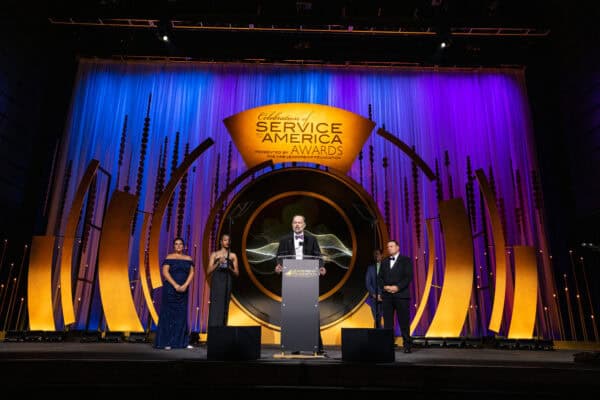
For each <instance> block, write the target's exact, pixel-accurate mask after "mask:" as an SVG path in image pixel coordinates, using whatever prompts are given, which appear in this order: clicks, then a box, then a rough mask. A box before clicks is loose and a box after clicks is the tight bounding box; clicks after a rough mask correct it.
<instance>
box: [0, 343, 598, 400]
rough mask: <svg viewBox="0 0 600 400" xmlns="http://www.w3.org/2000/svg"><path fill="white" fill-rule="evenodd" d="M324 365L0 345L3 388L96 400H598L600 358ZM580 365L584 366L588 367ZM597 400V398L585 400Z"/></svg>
mask: <svg viewBox="0 0 600 400" xmlns="http://www.w3.org/2000/svg"><path fill="white" fill-rule="evenodd" d="M326 350H327V357H325V358H300V359H298V358H280V357H279V356H280V355H281V352H280V350H279V348H278V347H277V346H262V347H261V354H260V358H259V359H257V360H245V361H215V360H208V359H207V348H206V346H205V345H198V346H196V347H194V348H192V349H177V350H157V349H154V348H152V346H151V344H149V343H127V342H122V343H79V342H42V343H30V342H0V387H2V388H3V389H2V390H10V391H15V390H18V391H19V392H22V393H23V394H26V393H36V394H39V393H43V394H61V395H63V396H66V397H70V396H71V395H72V396H73V397H74V396H78V397H79V396H85V398H90V397H92V398H96V397H98V398H99V397H102V396H106V395H108V394H111V393H117V392H118V393H122V394H137V395H147V396H149V397H150V398H154V397H158V396H163V395H167V394H169V393H175V392H177V393H187V394H195V395H197V396H202V395H211V396H212V395H238V396H242V395H246V394H249V393H250V394H257V395H260V396H261V397H263V398H264V397H265V396H268V397H271V396H272V397H275V396H277V397H280V396H282V395H286V394H291V393H295V392H297V391H300V392H304V394H312V393H314V394H333V393H337V392H339V393H348V394H349V393H354V392H356V393H362V394H386V393H404V394H411V395H417V396H416V397H415V396H411V400H412V399H415V398H429V397H435V398H437V399H449V398H457V399H458V398H478V399H490V398H498V399H500V398H502V399H507V398H524V399H525V398H528V399H530V398H540V399H541V398H564V397H565V396H573V395H575V394H576V393H580V392H582V391H586V392H592V393H594V394H595V395H597V394H600V357H596V356H597V355H598V354H597V353H598V352H597V351H590V350H581V349H579V350H578V349H568V350H566V349H565V350H562V349H561V350H556V349H554V350H509V349H495V348H430V347H428V348H415V349H413V352H412V353H410V354H405V353H403V352H402V349H401V348H398V349H397V351H396V354H395V361H394V362H390V363H365V362H347V361H343V360H342V352H341V348H340V347H339V346H333V347H327V346H326ZM582 356H585V357H583V359H582ZM589 398H592V397H589Z"/></svg>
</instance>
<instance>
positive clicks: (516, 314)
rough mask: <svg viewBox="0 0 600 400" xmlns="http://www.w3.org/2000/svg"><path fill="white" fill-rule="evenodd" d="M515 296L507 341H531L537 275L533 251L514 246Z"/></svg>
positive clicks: (525, 247) (532, 249)
mask: <svg viewBox="0 0 600 400" xmlns="http://www.w3.org/2000/svg"><path fill="white" fill-rule="evenodd" d="M513 251H514V255H515V294H514V303H513V311H512V316H511V319H510V327H509V329H508V338H509V339H531V338H533V330H534V328H535V312H536V309H537V298H538V296H537V293H538V274H537V260H536V254H535V249H534V248H533V247H530V246H515V247H514V248H513Z"/></svg>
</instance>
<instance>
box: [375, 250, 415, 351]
mask: <svg viewBox="0 0 600 400" xmlns="http://www.w3.org/2000/svg"><path fill="white" fill-rule="evenodd" d="M387 250H388V253H389V254H390V257H388V258H386V259H384V260H383V262H382V263H381V267H380V268H379V275H378V280H379V290H380V293H381V300H382V310H383V327H384V329H394V311H395V312H396V315H397V317H398V324H399V325H400V333H401V334H402V340H403V346H404V352H405V353H410V351H411V350H410V347H411V341H410V284H411V282H412V279H413V264H412V260H411V259H410V258H409V257H406V256H402V255H400V246H399V245H398V242H397V241H395V240H390V241H389V242H388V243H387Z"/></svg>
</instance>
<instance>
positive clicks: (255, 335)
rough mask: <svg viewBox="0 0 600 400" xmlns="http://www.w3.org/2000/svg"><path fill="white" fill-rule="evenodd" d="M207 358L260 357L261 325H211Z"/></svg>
mask: <svg viewBox="0 0 600 400" xmlns="http://www.w3.org/2000/svg"><path fill="white" fill-rule="evenodd" d="M206 358H207V359H209V360H257V359H259V358H260V326H213V327H209V328H208V337H207V350H206Z"/></svg>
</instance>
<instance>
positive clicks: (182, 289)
mask: <svg viewBox="0 0 600 400" xmlns="http://www.w3.org/2000/svg"><path fill="white" fill-rule="evenodd" d="M173 247H174V248H175V252H174V253H171V254H169V255H168V256H167V257H166V259H165V261H164V262H163V266H162V273H163V279H164V284H163V289H162V299H161V305H160V313H159V317H158V326H157V329H156V338H155V341H154V347H156V348H157V349H165V350H170V349H177V348H179V349H183V348H186V347H188V348H189V347H191V346H190V345H189V342H190V339H189V330H188V288H189V286H190V283H191V282H192V278H193V277H194V263H193V261H192V257H190V256H188V255H185V254H183V248H184V242H183V239H181V238H175V240H173Z"/></svg>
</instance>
